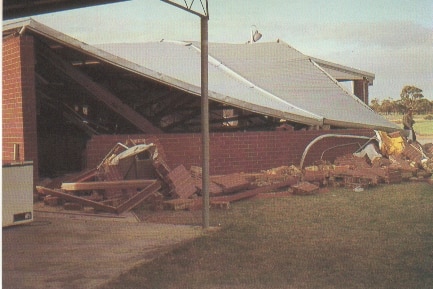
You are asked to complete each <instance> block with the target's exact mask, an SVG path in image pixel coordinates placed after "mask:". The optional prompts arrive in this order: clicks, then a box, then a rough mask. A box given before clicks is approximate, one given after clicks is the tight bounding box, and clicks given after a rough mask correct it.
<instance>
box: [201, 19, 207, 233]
mask: <svg viewBox="0 0 433 289" xmlns="http://www.w3.org/2000/svg"><path fill="white" fill-rule="evenodd" d="M208 20H209V19H208V17H205V16H202V17H200V21H201V125H202V128H201V129H202V153H203V159H202V188H203V191H202V194H203V229H207V228H209V99H208V65H209V62H208V55H209V54H208V46H209V44H208Z"/></svg>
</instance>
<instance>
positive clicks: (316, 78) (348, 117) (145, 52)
mask: <svg viewBox="0 0 433 289" xmlns="http://www.w3.org/2000/svg"><path fill="white" fill-rule="evenodd" d="M97 47H99V48H101V49H103V50H105V51H107V52H110V53H112V54H114V55H116V56H119V57H122V58H125V59H127V60H129V61H132V62H134V63H137V64H139V65H142V66H144V67H146V68H149V69H151V70H153V71H157V72H160V73H162V74H164V75H169V76H170V77H172V78H175V79H178V80H181V81H182V82H186V83H190V84H192V85H194V86H200V51H199V47H200V46H199V44H198V43H187V42H170V41H161V42H154V43H139V44H104V45H98V46H97ZM209 63H210V65H209V91H210V95H213V96H214V98H216V99H217V100H219V101H224V102H226V103H232V102H233V101H234V100H236V104H237V105H239V104H241V105H242V106H243V107H245V108H247V109H251V110H254V111H258V112H260V111H262V109H264V108H268V109H273V110H274V109H278V110H280V111H281V113H280V114H278V115H277V116H278V117H282V118H287V119H289V120H295V121H301V122H302V120H300V118H299V117H304V118H305V117H306V118H308V117H314V118H316V119H317V120H319V119H320V120H321V122H323V123H324V124H331V125H335V126H340V127H368V128H388V129H389V128H392V129H396V128H397V126H396V125H395V124H393V123H391V122H389V121H388V120H386V119H385V118H383V117H382V116H380V115H378V114H376V113H375V112H374V111H372V110H371V109H370V108H369V107H368V106H367V105H365V104H364V103H363V102H362V101H361V100H359V99H358V98H357V97H356V96H355V95H353V94H351V93H349V92H347V91H346V90H345V89H344V88H343V87H342V86H341V85H339V84H338V82H337V81H336V80H335V79H334V78H333V77H332V76H331V75H329V74H328V73H327V72H326V71H325V70H324V69H322V68H321V67H320V66H319V65H318V64H316V63H315V62H314V61H313V60H312V59H310V57H308V56H306V55H304V54H302V53H301V52H299V51H297V50H296V49H294V48H292V47H290V46H289V45H287V44H285V43H281V42H272V43H254V44H223V43H210V44H209ZM213 93H214V94H213ZM216 95H223V96H225V97H224V98H222V99H221V98H220V97H218V96H216ZM257 106H259V107H261V108H260V109H259V108H258V107H257ZM254 108H255V109H254ZM292 114H296V115H298V116H299V117H294V116H292ZM272 115H273V116H276V115H275V113H273V114H272ZM288 115H291V116H290V117H288ZM304 123H307V124H312V122H309V121H308V120H304Z"/></svg>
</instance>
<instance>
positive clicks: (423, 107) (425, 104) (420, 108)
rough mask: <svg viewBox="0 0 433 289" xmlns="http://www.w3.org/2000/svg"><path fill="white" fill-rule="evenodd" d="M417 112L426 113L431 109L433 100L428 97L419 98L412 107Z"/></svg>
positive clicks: (432, 108)
mask: <svg viewBox="0 0 433 289" xmlns="http://www.w3.org/2000/svg"><path fill="white" fill-rule="evenodd" d="M413 109H414V110H415V112H416V113H417V114H428V113H430V112H432V110H433V101H429V100H428V99H425V98H423V99H419V100H418V101H417V102H416V103H415V107H414V108H413Z"/></svg>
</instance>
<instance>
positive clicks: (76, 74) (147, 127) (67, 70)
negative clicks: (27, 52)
mask: <svg viewBox="0 0 433 289" xmlns="http://www.w3.org/2000/svg"><path fill="white" fill-rule="evenodd" d="M38 49H41V52H42V53H43V57H45V58H46V59H47V60H48V61H50V62H51V63H52V65H54V66H55V67H56V68H57V69H59V70H60V71H61V72H63V73H64V74H66V75H67V76H69V77H70V78H71V79H72V80H74V81H75V82H76V83H77V84H79V85H81V86H82V87H83V88H84V89H86V90H87V91H88V92H89V93H90V94H91V95H93V96H94V97H95V98H96V99H98V100H99V101H101V102H103V103H104V104H105V105H107V107H109V108H110V109H111V110H113V111H114V112H116V113H117V114H119V115H121V116H122V117H124V118H125V119H126V120H128V121H129V122H131V123H132V124H133V125H135V126H136V127H137V128H138V129H140V130H141V131H142V132H145V133H161V132H162V131H161V130H160V129H159V128H157V127H155V126H154V125H153V124H152V123H151V122H150V121H148V120H147V119H146V118H144V117H143V116H142V115H141V114H139V113H138V112H136V111H135V110H133V109H132V108H131V107H129V106H128V105H127V104H125V103H123V102H122V101H121V100H120V99H119V98H118V97H117V96H116V95H114V94H113V93H111V92H110V91H109V90H108V89H106V88H105V87H103V86H102V85H100V84H98V83H96V82H94V81H93V80H92V79H90V77H89V76H88V75H86V74H84V73H83V72H81V71H80V70H78V69H77V68H75V67H74V66H73V65H72V64H70V63H69V62H67V61H65V60H63V59H62V58H61V57H60V56H58V55H57V54H56V53H54V52H53V51H52V50H51V49H49V48H47V47H45V46H42V45H39V47H38Z"/></svg>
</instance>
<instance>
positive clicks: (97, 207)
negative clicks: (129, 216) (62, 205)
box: [36, 186, 117, 214]
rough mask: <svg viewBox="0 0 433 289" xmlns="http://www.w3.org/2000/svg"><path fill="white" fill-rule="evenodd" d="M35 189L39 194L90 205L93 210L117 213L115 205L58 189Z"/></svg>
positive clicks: (39, 187) (38, 187)
mask: <svg viewBox="0 0 433 289" xmlns="http://www.w3.org/2000/svg"><path fill="white" fill-rule="evenodd" d="M36 190H37V191H38V192H39V193H40V194H43V195H51V196H55V197H59V198H61V199H64V200H66V201H70V202H76V203H78V204H81V205H83V206H88V207H92V208H94V209H95V210H99V211H104V212H108V213H114V214H116V213H117V209H116V208H115V207H112V206H108V205H104V204H101V203H98V202H95V201H91V200H88V199H84V198H80V197H77V196H74V195H71V194H67V193H63V192H60V191H56V190H52V189H48V188H44V187H41V186H36Z"/></svg>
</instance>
